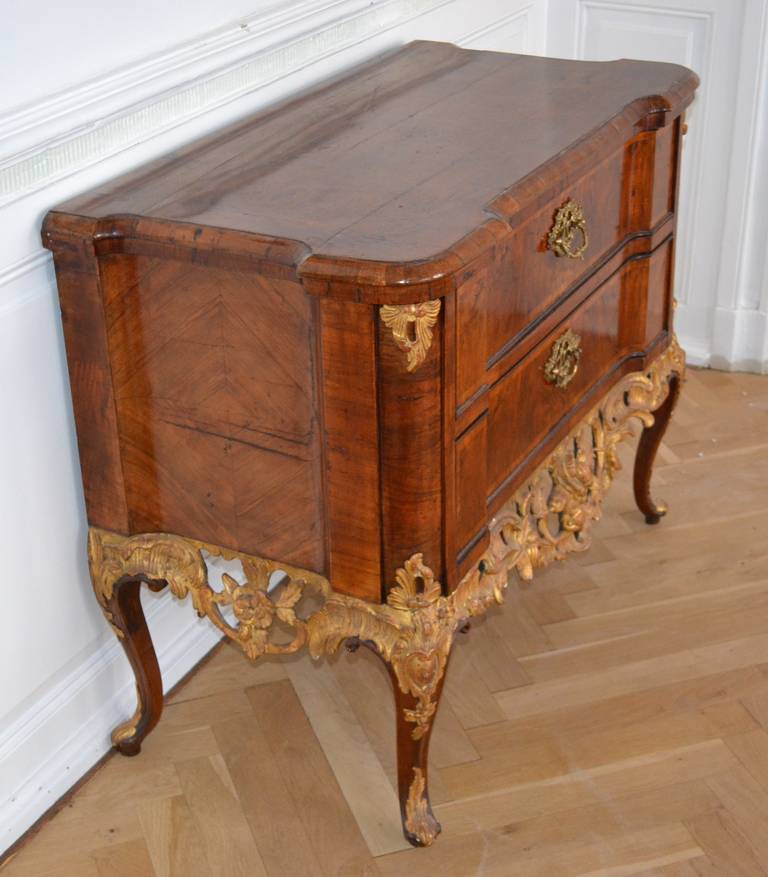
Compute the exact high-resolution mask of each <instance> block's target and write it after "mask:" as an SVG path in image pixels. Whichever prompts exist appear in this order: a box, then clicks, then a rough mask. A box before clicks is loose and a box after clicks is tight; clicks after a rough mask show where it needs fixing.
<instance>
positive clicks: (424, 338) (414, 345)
mask: <svg viewBox="0 0 768 877" xmlns="http://www.w3.org/2000/svg"><path fill="white" fill-rule="evenodd" d="M440 304H441V302H440V299H439V298H438V299H434V300H433V301H422V302H418V303H416V304H410V305H382V306H381V308H380V309H379V313H380V315H381V319H382V322H383V323H384V325H385V326H386V327H387V328H388V329H391V330H392V336H393V338H394V339H395V344H397V346H398V347H399V348H400V349H401V350H404V351H405V353H406V354H407V368H408V371H409V372H412V371H415V369H416V368H418V366H419V365H421V363H422V362H424V360H425V359H426V357H427V353H428V352H429V348H430V347H431V346H432V329H433V327H434V325H435V323H437V318H438V316H439V314H440Z"/></svg>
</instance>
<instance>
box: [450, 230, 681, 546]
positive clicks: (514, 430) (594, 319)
mask: <svg viewBox="0 0 768 877" xmlns="http://www.w3.org/2000/svg"><path fill="white" fill-rule="evenodd" d="M670 252H671V248H670V241H666V242H665V243H663V244H662V245H661V246H659V247H658V249H657V250H656V251H655V252H654V253H653V254H651V255H650V256H649V257H644V258H640V259H635V260H632V261H630V262H629V263H627V264H625V265H624V266H623V267H622V269H621V270H620V271H618V272H617V273H616V274H615V275H613V277H611V278H609V279H608V280H606V281H605V283H603V284H602V286H600V287H598V288H597V289H596V290H595V292H594V293H592V295H590V297H589V298H588V299H586V301H584V302H583V304H581V305H580V306H579V307H577V308H576V309H575V310H574V311H573V312H572V313H571V314H570V315H568V316H566V317H565V319H563V320H562V321H561V322H560V323H559V324H558V326H557V328H555V329H554V330H553V331H552V332H551V333H550V334H549V335H548V336H547V337H546V338H545V339H544V340H543V341H542V342H541V343H540V344H539V345H537V346H536V347H535V348H534V349H533V350H532V351H531V352H530V353H529V354H528V355H527V356H525V357H524V358H523V359H522V360H520V361H519V362H518V363H517V365H515V366H514V367H513V368H512V369H510V371H508V372H507V373H506V374H505V375H504V376H503V377H502V378H500V379H499V380H498V381H497V382H496V383H495V384H494V385H493V386H492V387H491V388H490V389H489V390H488V393H487V396H486V400H487V405H486V407H485V409H484V410H483V413H482V414H481V415H480V416H479V417H478V418H477V420H475V421H474V423H473V424H472V425H471V426H470V427H469V428H468V429H466V430H465V431H464V432H463V434H462V435H461V436H460V437H459V439H458V440H457V445H456V481H457V488H458V489H457V522H456V526H457V537H458V539H457V548H458V550H459V555H460V556H463V555H464V554H465V553H466V550H469V549H471V547H472V546H473V545H476V544H477V540H478V538H479V537H480V536H481V535H482V533H483V532H484V528H485V525H486V524H487V520H488V516H489V513H490V511H491V510H492V507H493V505H494V501H495V500H497V499H504V498H506V496H507V495H508V494H509V493H510V492H511V490H512V489H514V488H516V487H517V486H518V484H519V482H520V479H521V478H522V477H524V476H525V475H527V474H528V473H529V470H530V461H531V457H532V455H535V454H536V453H537V451H539V450H540V449H541V447H542V445H544V444H552V443H554V442H555V441H556V440H557V439H559V438H560V437H561V434H562V433H563V432H564V431H565V430H566V428H567V427H568V425H569V420H570V416H571V415H572V413H574V412H576V411H577V409H580V408H581V409H582V410H581V412H580V413H581V414H582V415H583V414H586V408H587V407H588V405H589V404H591V400H587V399H586V397H587V396H588V395H589V393H590V390H592V389H593V388H594V387H595V385H596V384H599V383H600V382H601V381H602V380H603V379H606V380H607V383H608V384H609V383H610V375H611V372H613V371H614V369H615V367H616V366H617V365H618V364H619V363H620V362H621V361H622V360H623V359H624V358H625V357H626V356H627V355H628V354H630V353H633V352H641V351H643V350H644V349H645V348H646V347H647V346H648V345H649V344H650V343H651V342H652V341H653V340H654V338H655V337H657V336H658V333H659V332H660V331H662V330H663V329H664V328H665V325H666V302H667V296H668V284H669V273H670V272H669V265H670ZM649 281H650V283H649ZM574 348H576V349H577V350H578V353H577V356H578V363H577V367H576V368H575V369H574V354H573V349H574ZM558 351H559V352H560V353H561V355H560V356H559V357H558V355H557V354H558ZM558 364H559V370H558V368H557V365H558ZM553 366H554V368H553ZM572 371H573V372H574V373H573V374H571V372H572ZM597 398H598V394H595V396H594V400H595V401H597ZM582 403H583V405H582Z"/></svg>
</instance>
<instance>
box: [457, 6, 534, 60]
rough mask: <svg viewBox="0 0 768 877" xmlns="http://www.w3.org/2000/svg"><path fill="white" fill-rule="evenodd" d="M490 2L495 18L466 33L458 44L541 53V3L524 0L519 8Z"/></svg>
mask: <svg viewBox="0 0 768 877" xmlns="http://www.w3.org/2000/svg"><path fill="white" fill-rule="evenodd" d="M493 5H494V7H496V8H497V12H496V14H497V15H498V18H494V20H493V21H492V22H491V23H490V24H485V25H483V26H482V27H479V28H478V29H477V30H473V31H472V32H471V33H470V34H467V35H466V36H465V37H464V38H463V39H462V40H461V45H462V46H466V47H467V48H471V49H485V50H487V51H491V52H519V53H521V54H527V55H539V54H542V53H543V51H544V45H543V37H544V33H545V22H546V5H545V4H544V3H525V4H523V5H522V6H520V8H513V7H514V6H515V4H510V3H507V2H503V3H502V2H498V3H494V4H493ZM490 12H491V10H490V9H489V13H490Z"/></svg>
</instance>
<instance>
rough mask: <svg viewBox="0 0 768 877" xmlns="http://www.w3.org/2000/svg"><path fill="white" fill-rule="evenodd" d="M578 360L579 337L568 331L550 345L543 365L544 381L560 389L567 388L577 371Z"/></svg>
mask: <svg viewBox="0 0 768 877" xmlns="http://www.w3.org/2000/svg"><path fill="white" fill-rule="evenodd" d="M580 360H581V336H580V335H577V334H576V333H575V332H573V331H572V330H571V329H569V330H568V331H567V332H566V333H565V334H563V335H561V336H560V337H559V338H558V339H557V341H555V343H554V344H553V345H552V351H551V353H550V354H549V357H548V358H547V361H546V362H545V363H544V379H545V380H546V381H547V382H548V383H550V384H554V385H555V386H556V387H560V388H561V389H563V388H564V387H567V386H568V384H570V382H571V381H572V380H573V378H574V377H575V375H576V372H577V371H578V370H579V361H580Z"/></svg>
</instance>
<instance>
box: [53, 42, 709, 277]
mask: <svg viewBox="0 0 768 877" xmlns="http://www.w3.org/2000/svg"><path fill="white" fill-rule="evenodd" d="M696 84H697V79H696V77H695V75H694V74H693V73H691V72H690V71H689V70H687V69H686V68H684V67H679V66H676V65H672V64H658V63H649V62H640V61H615V62H610V63H600V62H584V61H563V60H555V59H546V58H538V57H532V56H526V55H510V54H502V53H497V52H481V51H469V50H465V49H459V48H457V47H455V46H453V45H450V44H447V43H431V42H415V43H411V44H409V45H407V46H405V47H404V48H402V49H401V50H399V51H397V52H394V53H392V54H389V55H387V56H385V57H384V58H382V59H380V60H378V61H375V62H373V63H369V64H367V65H364V66H362V67H358V68H356V69H355V70H353V71H351V72H349V73H346V74H345V75H344V76H343V77H340V78H338V79H336V80H334V81H333V82H331V83H329V84H326V85H325V86H323V87H321V88H318V89H316V90H314V91H311V92H309V93H306V94H304V95H302V96H301V97H299V98H297V99H293V100H291V101H290V102H287V103H284V104H281V105H279V106H277V107H276V108H273V109H271V110H269V111H266V112H263V113H260V114H258V115H255V116H252V117H250V118H249V119H247V120H246V121H244V122H241V123H238V124H237V125H233V126H230V127H229V128H226V129H223V130H221V131H219V132H216V133H215V134H213V135H211V136H209V137H207V138H206V139H204V140H200V141H197V142H196V143H193V144H192V145H191V146H189V147H186V148H185V149H183V150H181V151H178V152H175V153H172V154H170V155H168V156H166V157H164V158H161V159H159V160H157V161H155V162H153V163H151V164H149V165H147V166H145V167H144V168H142V169H140V170H138V171H136V172H133V173H131V174H128V175H125V176H122V177H120V178H118V179H116V180H113V181H111V182H110V183H108V184H105V185H104V186H102V187H101V188H100V189H98V190H95V191H92V192H89V193H86V194H85V195H83V196H80V197H78V198H76V199H74V200H72V201H70V202H69V203H67V204H65V205H64V206H62V207H61V208H59V211H57V212H62V213H69V214H77V215H79V216H84V217H90V218H96V219H101V220H104V219H108V218H109V217H110V216H115V215H118V214H119V215H122V216H125V215H126V214H130V215H133V216H141V217H145V218H146V217H150V218H153V219H155V220H161V221H163V222H164V223H165V222H167V221H170V222H172V223H176V222H182V223H191V224H193V225H194V226H207V227H209V228H217V229H228V230H236V231H239V232H243V233H246V234H247V235H258V236H260V237H262V238H264V237H269V238H284V239H289V240H291V241H299V242H302V243H303V244H304V245H305V247H301V248H300V250H301V258H302V259H306V257H307V256H309V255H311V254H316V255H315V256H313V259H314V260H315V261H318V257H320V258H319V262H322V261H323V259H322V256H327V257H330V261H331V262H332V261H338V260H344V259H348V260H356V261H359V260H372V261H375V262H390V263H392V262H398V263H406V262H411V263H413V262H423V261H425V260H429V259H433V258H434V257H435V256H436V255H437V254H441V253H445V252H446V251H447V250H449V249H450V248H451V247H454V246H455V245H456V244H457V242H459V241H461V240H462V239H463V238H465V237H466V236H467V235H470V234H471V233H472V232H476V231H478V230H480V229H481V228H482V226H483V224H484V223H487V221H488V220H489V218H500V219H502V220H507V219H509V217H510V214H513V213H514V210H515V204H516V203H518V202H517V201H516V200H515V198H514V197H513V196H514V193H515V187H516V186H519V185H520V184H522V183H523V181H526V180H528V181H529V182H530V179H531V176H532V175H534V173H535V172H536V171H537V169H538V170H539V175H541V173H542V171H541V168H542V165H545V164H546V163H548V162H549V163H550V165H551V162H552V160H553V159H554V160H557V157H558V156H561V155H562V154H563V153H564V152H566V151H567V150H569V147H573V146H574V144H576V143H578V142H579V141H583V140H584V139H585V137H586V136H587V135H589V134H590V133H591V134H593V135H594V136H597V134H598V133H599V132H602V134H601V136H602V137H603V139H605V137H606V136H608V135H610V136H613V137H614V139H615V140H616V141H617V143H618V142H619V138H625V137H626V136H627V132H628V131H629V130H631V127H632V125H633V124H635V123H637V121H639V119H641V118H642V117H643V116H644V115H646V114H647V113H648V112H649V111H650V110H653V109H662V110H664V109H666V110H672V111H673V112H678V111H679V110H680V109H681V108H682V107H683V106H685V104H687V103H688V102H689V101H690V99H691V97H692V94H693V91H694V89H695V87H696ZM55 224H56V221H55V216H54V220H53V223H51V220H50V219H49V225H48V228H49V230H50V229H51V226H52V225H53V226H54V227H55ZM105 225H106V226H108V223H103V222H102V223H100V224H99V226H100V228H101V230H102V231H103V232H104V233H107V234H108V233H109V228H108V227H106V228H105ZM166 231H167V229H166ZM326 261H328V260H326Z"/></svg>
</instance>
